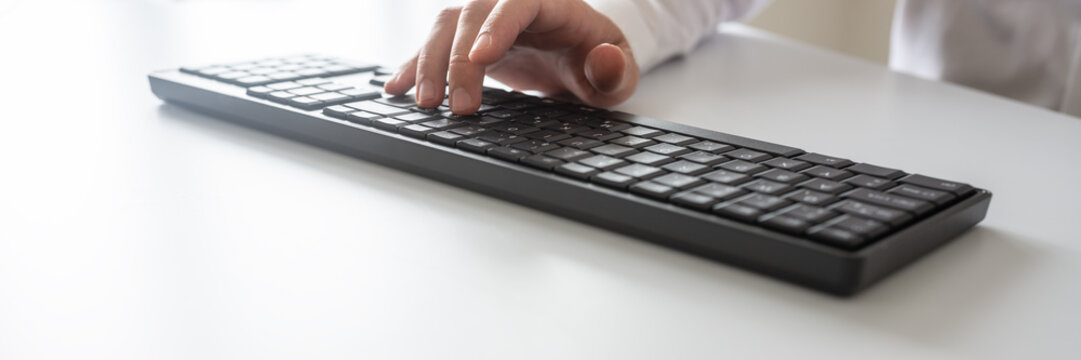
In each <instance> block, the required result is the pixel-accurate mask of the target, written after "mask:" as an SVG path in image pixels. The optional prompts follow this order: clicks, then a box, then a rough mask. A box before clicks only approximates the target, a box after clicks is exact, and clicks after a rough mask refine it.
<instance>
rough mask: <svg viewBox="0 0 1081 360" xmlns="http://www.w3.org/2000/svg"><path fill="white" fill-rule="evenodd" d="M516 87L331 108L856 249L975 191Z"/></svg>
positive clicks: (344, 115) (337, 114)
mask: <svg viewBox="0 0 1081 360" xmlns="http://www.w3.org/2000/svg"><path fill="white" fill-rule="evenodd" d="M516 94H517V93H510V92H503V91H499V90H486V91H485V102H486V104H485V105H486V108H485V109H483V111H482V112H480V113H479V114H478V115H471V116H459V115H454V114H451V113H450V112H449V111H447V110H446V108H445V106H443V107H440V108H437V109H419V108H416V107H415V104H412V101H411V100H409V99H401V98H375V99H371V100H367V101H356V102H348V103H343V104H340V105H335V106H330V107H327V108H326V109H324V113H325V114H326V115H328V116H331V117H334V118H338V119H342V120H346V121H350V122H354V123H358V124H362V125H367V126H373V127H376V128H380V129H383V130H387V131H392V132H396V133H399V134H402V135H406V136H409V137H413V138H417V139H423V140H427V141H431V142H433V143H436V144H441V145H445V146H451V147H456V148H459V149H462V150H465V151H469V152H473V153H478V154H483V155H486V156H490V157H493V158H497V159H501V160H506V161H511V162H516V163H520V164H523V165H526V166H530V167H533V168H537V169H541V170H545V171H551V172H554V173H557V174H561V175H564V176H568V177H571V178H575V179H579V180H582V181H588V182H592V183H595V184H598V185H602V186H605V187H609V188H613V189H618V190H622V191H628V192H630V193H632V194H636V195H639V196H643V197H647V198H651V199H654V200H658V201H664V202H669V203H672V204H675V205H679V206H683V207H687V208H690V209H694V210H698V211H703V212H709V213H712V214H715V215H718V216H722V217H725V218H729V219H733V220H738V221H745V222H749V223H754V224H758V225H761V226H765V227H769V228H772V229H775V230H777V231H781V232H785V233H788V234H791V235H796V236H802V237H807V238H809V239H812V240H815V241H819V242H822V243H826V244H830V245H833V246H836V247H840V248H847V249H856V248H859V247H861V246H863V245H865V244H867V243H869V242H871V241H873V240H875V239H877V238H880V237H882V236H884V235H886V234H888V233H889V232H891V231H895V230H897V229H900V228H903V227H904V226H906V225H907V224H909V223H911V222H912V221H914V220H915V219H918V218H919V217H921V216H926V215H928V214H930V213H932V212H933V211H934V209H937V208H940V207H942V206H944V205H946V204H948V203H949V202H950V201H953V200H954V199H956V198H959V197H962V196H965V195H967V192H969V191H971V190H972V188H971V187H970V186H967V185H964V184H959V183H953V182H949V181H943V180H938V179H933V178H929V177H924V176H921V175H908V174H905V173H903V172H900V171H898V170H893V169H888V168H883V167H879V166H874V165H870V164H857V163H854V162H852V161H850V160H847V159H841V158H835V157H830V156H825V155H821V154H814V153H810V154H802V155H799V156H795V157H793V158H787V157H780V156H774V155H772V154H770V153H766V152H762V151H756V150H753V149H747V148H741V147H737V146H733V145H732V144H724V143H719V142H715V141H709V140H703V139H698V138H695V137H692V136H688V135H685V134H679V133H673V132H667V131H663V130H659V129H653V128H650V127H646V126H637V125H633V124H628V123H624V122H621V121H618V120H612V119H606V118H603V117H602V116H604V115H605V112H604V111H603V110H599V109H589V108H588V107H586V108H583V109H570V106H569V105H566V104H564V103H560V102H558V101H554V100H549V99H537V98H527V97H523V96H519V95H516ZM556 110H558V111H556Z"/></svg>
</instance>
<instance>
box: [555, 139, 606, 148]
mask: <svg viewBox="0 0 1081 360" xmlns="http://www.w3.org/2000/svg"><path fill="white" fill-rule="evenodd" d="M558 143H559V145H563V146H570V147H572V148H575V149H579V150H589V149H592V148H595V147H598V146H601V145H603V144H604V143H602V142H600V141H597V140H593V139H587V138H584V137H573V138H570V139H565V140H561V141H559V142H558Z"/></svg>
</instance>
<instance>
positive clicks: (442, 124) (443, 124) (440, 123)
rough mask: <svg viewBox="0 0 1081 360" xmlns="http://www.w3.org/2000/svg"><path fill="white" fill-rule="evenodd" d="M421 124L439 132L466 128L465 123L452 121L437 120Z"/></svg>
mask: <svg viewBox="0 0 1081 360" xmlns="http://www.w3.org/2000/svg"><path fill="white" fill-rule="evenodd" d="M420 124H421V125H424V126H427V127H430V128H433V129H439V130H446V129H453V128H456V127H459V126H465V123H464V122H461V121H456V120H451V119H436V120H430V121H425V122H422V123H420Z"/></svg>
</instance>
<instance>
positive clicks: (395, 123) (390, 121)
mask: <svg viewBox="0 0 1081 360" xmlns="http://www.w3.org/2000/svg"><path fill="white" fill-rule="evenodd" d="M406 125H409V123H408V122H406V121H401V120H398V119H395V118H381V119H376V120H373V121H372V126H375V127H377V128H380V129H383V130H387V131H394V132H397V131H398V128H399V127H402V126H406Z"/></svg>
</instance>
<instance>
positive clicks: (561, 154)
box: [544, 144, 593, 161]
mask: <svg viewBox="0 0 1081 360" xmlns="http://www.w3.org/2000/svg"><path fill="white" fill-rule="evenodd" d="M553 146H555V144H553ZM544 155H547V156H550V157H554V158H556V159H559V160H563V161H575V160H578V159H583V158H586V157H589V156H591V155H593V154H592V153H590V152H588V151H582V150H578V149H575V148H570V147H562V148H558V149H555V150H550V151H548V152H546V153H544Z"/></svg>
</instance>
